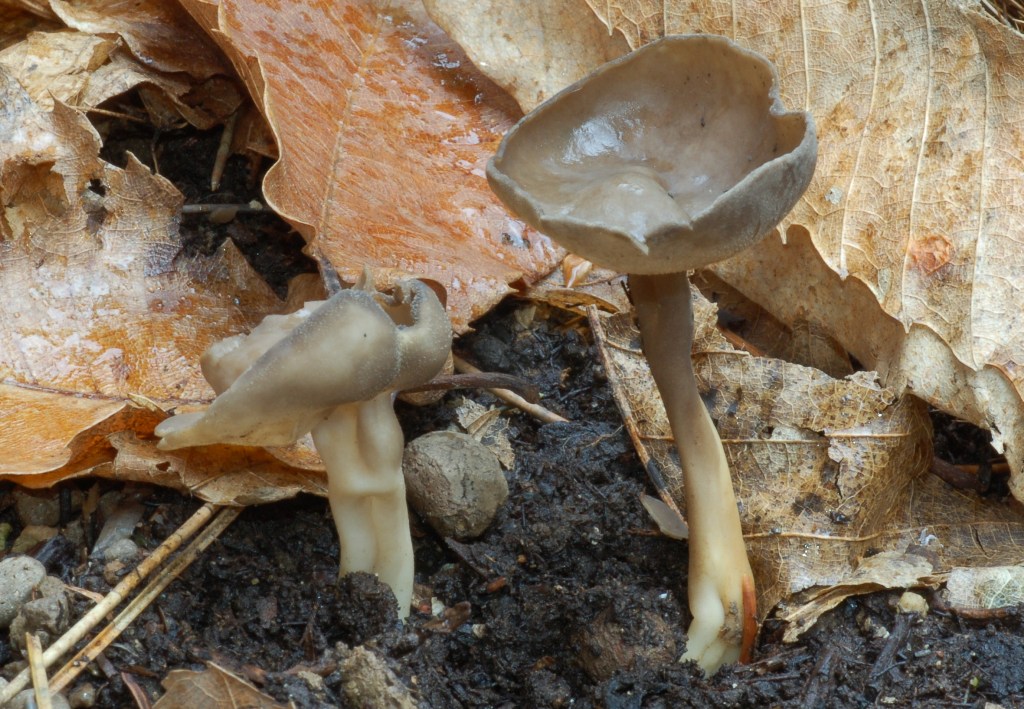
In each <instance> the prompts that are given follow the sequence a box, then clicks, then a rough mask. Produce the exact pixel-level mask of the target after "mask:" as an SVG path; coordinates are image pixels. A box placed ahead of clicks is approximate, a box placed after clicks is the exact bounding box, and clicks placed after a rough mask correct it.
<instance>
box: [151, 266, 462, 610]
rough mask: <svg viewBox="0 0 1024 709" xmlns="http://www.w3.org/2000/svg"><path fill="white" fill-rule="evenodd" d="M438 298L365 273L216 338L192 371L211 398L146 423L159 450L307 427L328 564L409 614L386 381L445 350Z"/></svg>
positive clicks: (397, 447)
mask: <svg viewBox="0 0 1024 709" xmlns="http://www.w3.org/2000/svg"><path fill="white" fill-rule="evenodd" d="M451 339H452V329H451V323H450V322H449V321H448V316H447V315H446V314H445V310H444V306H443V305H442V304H441V302H440V301H439V300H438V298H437V296H436V295H435V294H434V292H433V291H432V290H431V289H430V288H429V287H428V286H427V285H426V284H425V283H422V282H420V281H404V282H401V283H398V284H396V285H395V287H394V289H393V292H392V293H391V295H390V296H389V295H385V294H383V293H378V292H377V291H376V290H375V289H374V288H373V285H372V283H370V282H369V279H368V278H367V279H366V281H365V282H364V283H362V284H360V285H358V286H357V287H355V288H351V289H349V290H343V291H340V292H338V293H337V294H335V295H334V296H332V297H331V298H330V299H329V300H327V301H323V302H313V303H306V304H305V306H304V307H303V308H302V309H301V310H299V311H297V312H295V313H290V314H288V315H271V316H268V317H267V318H265V319H264V320H263V322H262V323H260V324H259V325H258V326H257V327H256V328H255V329H254V330H253V331H252V333H250V334H249V335H238V336H236V337H232V338H228V339H227V340H223V341H221V342H218V343H216V344H215V345H213V346H212V347H210V349H209V350H207V352H206V353H205V354H204V355H203V357H202V360H201V364H202V369H203V375H204V376H205V377H206V379H207V380H208V381H209V382H210V384H211V386H212V387H213V389H214V391H215V392H216V393H217V398H216V399H214V401H213V403H212V404H210V406H209V407H208V408H207V409H206V410H205V411H203V412H199V413H187V414H180V415H177V416H173V417H171V418H169V419H167V420H166V421H163V422H161V423H160V425H159V426H157V427H156V431H155V433H156V435H157V436H160V439H161V440H160V443H159V447H160V448H162V449H165V450H171V449H175V448H183V447H186V446H203V445H211V444H215V443H221V444H233V445H250V446H284V445H289V444H291V443H294V442H295V441H296V440H297V439H298V438H300V437H302V436H304V435H305V434H307V433H311V434H312V437H313V443H314V445H315V446H316V448H317V451H318V452H319V453H320V456H321V458H322V459H323V462H324V467H325V468H326V471H327V489H328V498H329V502H330V506H331V514H332V516H333V517H334V521H335V525H336V526H337V530H338V543H339V547H340V550H341V552H340V563H339V567H340V568H339V575H344V574H346V573H350V572H353V571H365V572H368V573H372V574H376V575H377V576H378V577H379V578H380V580H381V581H383V582H384V583H386V584H387V585H388V586H390V587H391V590H392V591H394V593H395V597H396V599H397V600H398V612H399V616H400V617H403V618H404V617H405V616H407V615H408V614H409V606H410V602H411V600H412V587H413V552H412V539H411V537H410V533H409V512H408V507H407V506H406V500H405V480H404V478H403V476H402V453H403V436H402V429H401V428H400V427H399V425H398V419H397V418H396V417H395V411H394V408H393V406H392V404H393V401H394V394H395V392H396V391H399V390H402V389H406V388H410V387H414V386H417V385H421V384H424V383H426V382H428V381H429V380H430V379H431V378H432V377H434V376H435V375H436V374H437V373H438V372H439V371H440V370H441V368H442V367H443V366H444V363H445V360H446V359H447V357H448V353H449V352H450V351H451Z"/></svg>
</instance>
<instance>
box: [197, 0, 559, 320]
mask: <svg viewBox="0 0 1024 709" xmlns="http://www.w3.org/2000/svg"><path fill="white" fill-rule="evenodd" d="M185 6H186V7H187V8H188V9H189V11H190V12H192V14H193V16H194V17H196V18H197V19H199V21H200V22H201V23H205V26H206V28H207V30H208V31H210V32H211V34H212V36H213V37H214V38H215V39H216V40H217V41H218V42H219V43H220V44H221V46H222V47H223V48H224V49H225V51H226V52H227V53H228V55H229V56H231V57H232V60H233V61H234V64H235V67H236V69H237V71H238V73H239V74H240V75H241V76H242V77H243V79H244V80H245V82H246V84H247V86H248V87H249V90H250V92H251V93H252V95H253V96H254V97H256V100H257V102H258V103H259V104H260V105H261V106H262V108H263V110H264V113H265V115H266V116H267V119H268V121H269V122H270V124H271V126H272V128H273V130H274V133H275V135H276V136H277V140H278V145H279V149H280V153H281V158H280V160H279V162H278V163H277V164H275V165H274V166H273V168H271V170H270V172H269V173H268V174H267V177H266V180H265V182H264V193H265V195H266V197H267V199H268V201H269V202H270V203H271V205H272V206H273V207H274V208H275V209H276V210H277V211H278V213H279V214H281V215H282V216H284V217H285V218H286V219H288V220H289V221H290V222H291V223H292V224H293V225H294V226H295V227H296V228H297V229H299V230H300V231H301V232H302V233H303V234H304V235H305V236H306V238H307V239H308V240H309V241H310V250H311V253H312V254H314V256H316V257H317V258H322V259H326V260H327V261H329V262H330V264H332V265H333V266H334V267H335V268H336V269H337V270H338V271H339V273H340V274H341V275H342V277H344V278H346V279H349V280H354V279H355V278H356V277H357V276H358V274H359V272H360V271H361V269H362V267H363V265H364V264H366V265H370V266H372V267H374V268H375V269H377V270H378V273H379V274H380V279H379V280H380V281H381V282H388V281H389V280H391V278H393V277H394V276H396V275H398V274H411V275H415V276H421V277H427V278H431V279H433V280H435V281H437V282H439V283H441V284H443V285H444V287H445V288H446V289H447V290H448V308H449V311H450V314H451V316H452V320H453V323H454V325H455V328H456V330H458V331H460V332H462V331H465V330H466V329H467V327H468V324H469V322H470V321H472V320H473V319H474V318H477V317H479V316H480V315H482V314H483V313H485V312H486V311H487V310H488V309H489V308H490V307H491V306H492V305H493V304H495V303H496V302H497V301H498V300H500V299H501V298H502V297H503V296H505V295H506V294H508V293H509V292H511V288H510V285H509V284H517V283H522V284H529V283H530V282H532V281H534V280H536V279H537V278H538V277H539V276H540V275H543V274H544V273H547V272H548V271H549V270H550V269H551V268H552V267H553V266H554V265H555V264H556V263H557V262H558V260H559V259H560V258H561V255H562V253H563V252H562V251H561V250H559V249H558V248H556V247H554V246H553V245H552V244H551V242H550V241H549V240H548V239H547V238H546V237H543V236H541V235H539V234H537V233H535V232H533V231H531V230H530V229H527V228H526V227H524V225H523V224H522V223H521V222H519V221H518V220H516V219H513V218H511V217H510V216H508V214H507V213H506V212H505V210H504V209H503V208H502V207H501V206H500V204H499V203H498V201H497V199H496V198H495V197H494V196H493V195H491V193H490V190H489V189H488V187H487V182H486V179H485V176H484V172H483V170H484V165H485V163H486V161H487V159H488V158H489V157H490V155H491V154H492V153H493V152H494V150H495V148H496V147H497V144H498V141H499V140H500V138H501V136H502V134H503V133H504V131H505V130H506V129H507V128H508V127H509V126H510V125H511V124H512V123H513V122H514V120H515V119H516V118H517V117H518V115H517V113H518V112H517V109H516V107H515V105H514V104H513V103H512V102H511V101H510V100H508V99H507V98H506V97H505V96H504V94H503V93H502V92H501V91H500V89H498V88H497V87H496V86H494V85H493V84H492V83H491V82H490V81H488V80H487V79H486V78H484V77H483V76H482V75H481V74H480V73H479V72H478V71H477V70H476V69H475V68H474V67H472V66H471V65H470V63H469V62H468V60H467V59H466V57H465V55H464V54H463V53H462V51H461V49H459V47H458V46H457V45H456V44H454V43H453V42H452V41H451V40H449V39H448V38H447V37H446V36H445V35H444V34H443V33H442V32H441V31H440V29H438V28H437V27H436V26H435V25H433V24H432V23H431V22H430V21H429V20H428V19H427V18H426V17H425V15H424V13H423V10H422V8H420V7H417V5H416V3H413V2H392V3H386V2H381V3H374V2H371V1H370V0H345V1H343V2H336V3H331V4H323V3H318V2H314V1H313V0H307V1H306V2H289V3H277V2H269V1H268V0H225V1H224V2H222V3H220V4H219V6H215V5H212V4H210V3H207V2H202V1H201V0H188V2H186V3H185ZM268 28H271V29H268Z"/></svg>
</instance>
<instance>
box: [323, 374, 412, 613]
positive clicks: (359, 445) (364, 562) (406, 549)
mask: <svg viewBox="0 0 1024 709" xmlns="http://www.w3.org/2000/svg"><path fill="white" fill-rule="evenodd" d="M312 433H313V442H314V443H315V444H316V448H317V451H319V453H320V456H321V457H322V458H323V461H324V466H325V467H326V468H327V499H328V501H329V503H330V505H331V515H332V516H333V517H334V524H335V526H336V527H337V529H338V543H339V546H340V549H341V555H340V556H341V558H340V568H339V572H338V575H339V576H344V575H345V574H347V573H351V572H353V571H366V572H368V573H371V574H376V575H377V577H378V578H379V579H380V580H381V581H382V582H383V583H386V584H387V585H388V586H390V587H391V590H392V591H394V593H395V597H396V599H397V600H398V615H399V617H400V618H405V617H406V616H408V615H409V606H410V604H411V603H412V586H413V551H412V539H411V537H410V535H409V510H408V507H407V506H406V501H405V479H404V478H403V477H402V449H403V437H402V429H401V427H400V426H399V424H398V419H397V418H396V417H395V411H394V407H393V404H392V394H391V393H390V392H385V393H383V394H380V395H378V396H376V397H374V398H373V399H370V400H369V401H365V402H359V403H353V404H347V405H344V406H339V407H337V408H336V409H335V410H334V411H333V412H331V414H330V415H329V416H328V417H327V418H326V419H324V420H323V421H321V422H320V423H319V424H317V425H316V426H314V427H313V431H312Z"/></svg>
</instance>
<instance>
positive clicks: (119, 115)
mask: <svg viewBox="0 0 1024 709" xmlns="http://www.w3.org/2000/svg"><path fill="white" fill-rule="evenodd" d="M76 108H78V110H80V111H85V112H86V113H98V114H99V115H101V116H109V117H111V118H119V119H121V120H122V121H130V122H132V123H140V124H142V125H146V126H148V125H151V123H150V122H149V121H148V120H145V119H143V118H138V117H136V116H132V115H130V114H127V113H121V112H119V111H108V110H107V109H105V108H96V107H95V106H85V107H82V106H76Z"/></svg>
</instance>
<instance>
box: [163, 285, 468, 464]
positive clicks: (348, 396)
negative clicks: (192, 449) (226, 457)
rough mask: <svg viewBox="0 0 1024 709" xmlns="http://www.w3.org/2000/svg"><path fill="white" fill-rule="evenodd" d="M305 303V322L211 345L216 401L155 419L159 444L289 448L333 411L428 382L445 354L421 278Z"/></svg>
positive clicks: (435, 304)
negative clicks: (308, 308)
mask: <svg viewBox="0 0 1024 709" xmlns="http://www.w3.org/2000/svg"><path fill="white" fill-rule="evenodd" d="M307 305H312V306H313V307H314V308H315V309H313V310H312V312H311V313H309V314H308V316H303V315H302V314H292V315H285V316H270V317H269V318H267V319H265V320H264V322H263V323H261V324H260V326H258V327H257V328H256V329H255V330H254V331H253V333H252V334H251V335H247V336H246V335H243V336H238V337H233V338H229V339H228V340H225V341H223V342H221V343H218V344H216V345H214V346H213V347H212V348H210V350H209V351H208V352H207V354H205V355H204V356H203V373H204V375H205V376H206V377H207V379H208V380H210V381H211V383H213V385H214V388H215V390H216V391H217V392H218V396H217V398H216V399H214V401H213V403H212V404H210V406H209V407H208V408H207V409H206V410H205V411H203V412H200V413H190V414H181V415H178V416H173V417H171V418H169V419H167V420H165V421H163V422H161V423H160V424H159V425H158V426H157V427H156V431H155V433H156V435H157V436H160V438H161V440H160V443H159V447H160V448H162V449H175V448H184V447H187V446H201V445H210V444H214V443H229V444H236V445H250V446H282V445H288V444H290V443H293V442H294V441H295V440H296V439H298V438H299V437H301V436H303V435H305V434H306V433H308V432H309V431H310V430H311V429H312V428H313V427H314V426H315V425H316V424H317V423H319V422H320V421H321V420H323V419H324V418H325V417H326V416H327V415H328V414H330V412H331V411H333V410H334V409H335V408H336V407H338V406H341V405H345V404H352V403H356V402H362V401H369V400H371V399H373V398H375V397H377V396H379V395H380V394H382V393H384V392H389V391H396V390H399V389H403V388H406V387H410V386H414V385H417V384H422V383H425V382H427V381H429V380H430V379H431V378H433V377H434V376H435V375H436V374H437V373H438V372H439V371H440V370H441V368H442V367H443V366H444V363H445V360H446V358H447V356H448V353H449V351H450V350H451V341H452V329H451V323H450V322H449V320H448V316H447V314H446V313H445V310H444V306H443V305H441V302H440V301H439V300H438V298H437V296H436V295H435V294H434V292H433V291H432V290H431V289H430V287H428V286H427V285H426V284H424V283H422V282H420V281H415V280H410V281H404V282H401V283H398V284H397V285H396V286H395V288H394V292H393V294H392V295H391V296H390V297H387V296H384V295H382V294H379V293H376V292H370V291H368V290H363V289H359V288H351V289H348V290H342V291H339V292H338V293H337V294H335V295H334V296H333V297H332V298H330V299H329V300H327V301H325V302H323V303H322V304H307ZM317 306H318V307H317Z"/></svg>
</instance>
